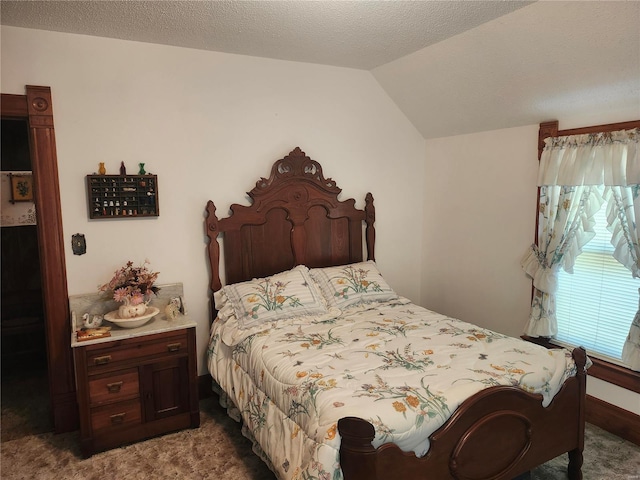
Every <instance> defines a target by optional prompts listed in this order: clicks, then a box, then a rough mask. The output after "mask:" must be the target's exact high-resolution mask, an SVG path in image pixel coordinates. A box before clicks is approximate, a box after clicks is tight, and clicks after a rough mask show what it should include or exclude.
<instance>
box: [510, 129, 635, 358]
mask: <svg viewBox="0 0 640 480" xmlns="http://www.w3.org/2000/svg"><path fill="white" fill-rule="evenodd" d="M639 138H640V129H633V130H623V131H618V132H611V133H597V134H585V135H571V136H566V137H553V138H548V139H546V140H545V148H544V150H543V152H542V157H541V159H540V169H539V172H538V185H539V186H540V204H539V211H540V213H539V229H538V244H537V245H532V246H531V247H530V248H529V250H528V251H527V254H526V255H525V257H524V258H523V260H522V267H523V268H524V270H525V271H526V272H527V274H529V275H530V276H531V277H532V278H533V285H534V287H535V294H534V299H533V302H532V306H531V315H530V318H529V322H528V323H527V326H526V329H525V333H526V334H527V335H530V336H534V337H540V336H545V337H552V336H554V335H555V334H556V333H557V322H556V317H555V290H556V285H557V272H558V270H559V269H560V268H564V269H565V270H566V271H567V272H569V273H571V272H572V268H573V264H574V262H575V258H576V256H577V255H579V254H580V253H581V251H582V247H583V246H584V245H585V244H586V243H587V242H588V241H589V240H590V239H591V238H592V237H593V220H592V217H593V215H594V214H595V213H596V212H597V211H598V210H599V209H600V207H601V205H602V204H603V203H604V202H605V201H606V202H607V219H608V223H609V225H608V228H609V231H611V232H612V240H611V242H612V244H613V245H614V247H615V248H616V251H615V253H614V257H615V258H616V259H617V260H618V261H620V262H621V263H622V264H623V265H624V266H625V267H626V268H628V269H629V270H630V271H631V273H632V275H633V276H634V277H640V263H639V259H640V246H639V244H638V238H639V237H640V234H639V232H640V195H639V194H640V149H639V148H638V142H639ZM599 185H605V186H606V190H605V194H604V198H603V196H602V195H601V194H600V193H599V191H598V189H597V188H592V187H595V186H599ZM629 321H630V323H631V329H630V333H629V337H628V338H627V342H626V343H625V350H624V353H623V361H625V363H627V364H629V365H631V366H632V368H634V369H640V313H638V314H637V315H636V317H635V319H633V320H632V319H629ZM634 365H635V366H634Z"/></svg>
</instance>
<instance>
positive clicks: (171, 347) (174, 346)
mask: <svg viewBox="0 0 640 480" xmlns="http://www.w3.org/2000/svg"><path fill="white" fill-rule="evenodd" d="M181 346H182V344H181V343H180V342H178V343H170V344H168V345H167V351H168V352H177V351H178V350H180V347H181Z"/></svg>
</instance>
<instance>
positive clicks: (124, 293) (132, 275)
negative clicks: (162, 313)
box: [99, 260, 160, 305]
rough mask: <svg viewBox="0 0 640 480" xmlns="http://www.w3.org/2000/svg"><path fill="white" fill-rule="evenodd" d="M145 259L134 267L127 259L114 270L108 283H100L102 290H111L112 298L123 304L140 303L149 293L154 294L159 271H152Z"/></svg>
mask: <svg viewBox="0 0 640 480" xmlns="http://www.w3.org/2000/svg"><path fill="white" fill-rule="evenodd" d="M147 265H149V260H145V261H144V263H143V264H142V265H141V266H139V267H134V266H133V262H131V261H128V262H127V263H126V265H125V266H124V267H121V268H120V269H118V270H116V272H115V273H114V275H113V278H112V279H111V281H110V282H109V283H105V284H104V285H102V286H101V287H100V288H99V290H100V291H102V292H113V299H114V300H115V301H116V302H121V303H124V304H125V305H140V304H141V303H145V302H146V301H147V300H148V297H149V296H150V295H151V294H156V293H158V292H159V291H160V289H159V288H158V287H156V286H154V283H155V281H156V279H157V278H158V275H159V273H160V272H152V271H151V270H150V269H149V268H148V267H147Z"/></svg>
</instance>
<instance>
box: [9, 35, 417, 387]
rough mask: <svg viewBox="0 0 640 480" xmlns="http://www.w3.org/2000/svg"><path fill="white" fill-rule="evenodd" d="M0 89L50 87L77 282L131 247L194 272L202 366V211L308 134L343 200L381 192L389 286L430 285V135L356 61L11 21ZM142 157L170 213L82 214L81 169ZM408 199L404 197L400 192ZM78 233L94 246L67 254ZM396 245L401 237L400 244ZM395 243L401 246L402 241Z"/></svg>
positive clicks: (237, 196)
mask: <svg viewBox="0 0 640 480" xmlns="http://www.w3.org/2000/svg"><path fill="white" fill-rule="evenodd" d="M1 53H2V77H1V81H2V86H1V87H2V92H3V93H14V94H24V91H25V90H24V87H25V85H27V84H30V85H47V86H50V87H51V89H52V95H53V104H54V107H53V108H54V120H55V126H56V141H57V154H58V168H59V177H60V178H59V180H60V190H61V192H60V194H61V201H62V209H63V229H64V239H65V255H66V264H67V279H68V287H69V294H70V295H73V294H80V293H90V292H93V291H95V289H96V288H97V286H98V285H99V284H102V283H105V282H106V281H108V280H109V279H110V277H111V275H112V272H113V271H114V270H116V269H117V268H118V267H119V266H120V265H122V264H123V263H124V262H125V261H127V260H129V259H130V260H132V261H133V262H134V263H135V262H142V261H143V260H144V259H145V258H148V259H149V260H150V261H151V266H152V268H153V269H154V270H155V271H159V272H161V273H160V278H159V282H160V283H171V282H176V281H181V282H183V283H184V288H185V296H186V301H187V303H188V308H189V312H190V316H191V317H192V318H193V319H194V320H195V321H196V322H197V323H198V328H197V337H198V351H199V354H200V357H199V362H200V368H199V370H200V373H201V374H204V373H205V372H206V368H205V361H204V359H205V354H204V350H205V346H206V341H207V337H208V327H209V302H208V298H209V291H208V284H209V280H210V277H209V272H208V268H207V266H206V245H207V239H206V237H205V231H204V209H205V206H206V203H207V201H208V200H209V199H212V200H213V201H214V202H215V203H216V206H217V207H218V216H225V215H226V213H227V212H228V207H229V205H230V204H231V203H242V204H247V200H246V198H245V196H244V192H247V191H249V190H251V189H252V188H253V187H254V186H255V183H256V181H257V180H258V179H259V178H260V177H262V176H264V177H267V176H268V175H269V173H270V169H271V165H272V164H273V162H274V161H276V160H277V159H279V158H282V157H283V156H284V155H286V154H287V153H289V151H291V150H292V149H293V148H294V147H296V146H299V147H301V148H302V149H303V150H304V151H305V152H306V153H307V154H308V155H309V156H310V157H311V158H313V159H314V160H317V161H318V162H320V164H321V165H322V166H323V169H324V174H325V176H326V177H331V178H333V179H334V180H336V182H337V183H338V186H339V187H341V188H342V189H343V194H342V197H341V198H343V199H345V198H350V197H351V198H355V199H356V205H357V206H358V207H360V208H361V207H363V206H364V197H365V194H366V193H367V192H368V191H370V192H372V193H373V195H374V198H375V205H376V216H377V222H376V227H377V237H376V247H377V248H376V257H377V260H378V264H379V266H380V269H381V270H382V272H383V273H384V274H385V277H386V278H387V279H388V280H389V282H390V284H391V285H393V286H394V288H395V289H396V290H397V291H398V292H399V293H401V294H403V295H406V296H408V297H409V298H411V299H413V300H414V301H418V300H419V295H420V282H419V279H420V263H421V259H420V255H421V248H420V244H421V242H420V237H421V234H422V232H421V223H420V220H419V219H420V218H421V216H422V204H423V200H422V199H423V190H422V178H423V177H424V140H423V138H422V137H421V136H420V135H419V134H418V132H417V131H416V130H415V128H414V127H413V126H412V125H411V124H410V123H409V121H408V120H407V119H406V118H405V117H404V116H403V115H402V113H401V112H400V111H399V110H398V108H397V107H396V106H395V104H393V103H392V102H391V100H390V99H389V98H388V96H387V95H386V94H385V93H384V91H383V90H382V89H381V88H380V86H379V85H378V84H377V82H376V81H375V80H374V78H373V76H372V75H371V74H370V73H368V72H364V71H361V70H352V69H345V68H335V67H326V66H319V65H312V64H302V63H294V62H285V61H277V60H268V59H260V58H254V57H247V56H240V55H230V54H223V53H215V52H207V51H200V50H190V49H183V48H176V47H169V46H161V45H151V44H143V43H136V42H128V41H121V40H113V39H104V38H97V37H91V36H81V35H70V34H62V33H55V32H45V31H38V30H29V29H22V28H15V27H5V26H3V27H2V28H1ZM121 161H124V162H125V165H126V166H127V169H128V172H129V173H134V172H135V171H136V170H137V167H136V166H137V164H138V162H145V164H146V165H145V168H146V170H147V172H149V173H154V174H157V175H158V177H159V178H158V183H159V203H160V216H159V217H158V218H153V219H117V220H92V221H89V220H88V215H87V205H86V189H85V175H86V174H89V173H93V172H95V171H97V168H98V162H105V165H106V167H107V173H118V168H119V165H120V162H121ZM400 188H401V189H402V201H403V205H405V206H404V207H403V208H402V209H399V208H398V201H399V198H400V191H399V189H400ZM75 233H84V234H85V236H86V240H87V253H86V254H85V255H82V256H75V255H73V254H72V252H71V248H70V247H71V235H73V234H75ZM398 242H400V244H399V243H398ZM398 245H401V248H398Z"/></svg>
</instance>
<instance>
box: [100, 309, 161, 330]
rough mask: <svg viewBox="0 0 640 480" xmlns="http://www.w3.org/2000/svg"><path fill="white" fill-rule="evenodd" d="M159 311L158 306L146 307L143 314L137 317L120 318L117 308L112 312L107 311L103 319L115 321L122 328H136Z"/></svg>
mask: <svg viewBox="0 0 640 480" xmlns="http://www.w3.org/2000/svg"><path fill="white" fill-rule="evenodd" d="M159 312H160V309H159V308H156V307H147V311H146V312H145V314H144V315H140V316H139V317H133V318H120V316H119V315H118V310H114V311H113V312H109V313H107V314H106V315H105V316H104V319H105V320H107V321H109V322H111V323H115V324H116V325H118V326H119V327H122V328H137V327H141V326H142V325H144V324H145V323H147V322H148V321H149V320H151V319H152V318H153V317H155V316H156V315H157V314H158V313H159Z"/></svg>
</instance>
